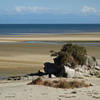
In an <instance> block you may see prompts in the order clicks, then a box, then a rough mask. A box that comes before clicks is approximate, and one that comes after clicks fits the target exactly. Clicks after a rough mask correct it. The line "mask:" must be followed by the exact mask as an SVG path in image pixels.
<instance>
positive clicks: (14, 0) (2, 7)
mask: <svg viewBox="0 0 100 100" xmlns="http://www.w3.org/2000/svg"><path fill="white" fill-rule="evenodd" d="M0 24H100V0H0Z"/></svg>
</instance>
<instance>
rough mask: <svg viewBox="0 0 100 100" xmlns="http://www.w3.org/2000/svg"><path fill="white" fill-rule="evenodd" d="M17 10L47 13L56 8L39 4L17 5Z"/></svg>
mask: <svg viewBox="0 0 100 100" xmlns="http://www.w3.org/2000/svg"><path fill="white" fill-rule="evenodd" d="M15 10H16V12H19V13H20V12H22V13H23V12H27V13H45V12H52V11H54V10H56V9H53V8H46V7H37V6H17V7H15Z"/></svg>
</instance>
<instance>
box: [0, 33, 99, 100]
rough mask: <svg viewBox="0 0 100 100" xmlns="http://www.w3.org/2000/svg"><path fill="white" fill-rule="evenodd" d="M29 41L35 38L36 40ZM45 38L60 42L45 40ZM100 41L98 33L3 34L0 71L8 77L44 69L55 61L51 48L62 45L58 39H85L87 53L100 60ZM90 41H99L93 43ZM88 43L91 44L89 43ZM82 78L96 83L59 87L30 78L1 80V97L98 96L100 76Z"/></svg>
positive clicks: (75, 99) (61, 99)
mask: <svg viewBox="0 0 100 100" xmlns="http://www.w3.org/2000/svg"><path fill="white" fill-rule="evenodd" d="M30 41H35V43H32V42H30ZM37 41H38V42H37ZM39 41H44V43H39ZM46 41H50V42H58V43H56V44H53V43H45V42H46ZM99 41H100V35H99V34H82V35H81V34H77V35H73V34H72V35H69V34H62V35H61V34H59V35H57V34H52V35H50V34H43V35H41V34H39V35H15V36H14V35H11V36H7V35H6V36H0V74H1V75H2V76H5V77H8V76H19V75H22V76H23V75H25V74H28V73H34V72H37V71H38V70H42V69H43V66H44V65H43V64H44V63H45V62H53V58H52V57H51V56H50V50H54V51H59V50H60V49H61V47H62V45H63V44H62V43H61V44H60V43H59V42H63V43H69V42H76V43H77V42H78V43H80V42H82V43H86V44H85V45H84V46H85V47H86V49H87V51H88V54H89V55H90V56H94V57H96V59H97V60H98V61H99V62H100V44H99ZM28 42H29V43H28ZM91 42H93V43H94V42H95V43H97V44H92V45H90V44H91ZM87 43H89V44H88V45H87ZM83 80H85V81H86V82H89V83H91V84H93V86H91V87H88V88H79V89H76V88H75V89H56V88H52V87H46V86H40V85H27V83H29V82H31V80H20V81H8V80H1V81H0V98H1V99H2V100H21V99H24V100H33V99H37V100H45V99H46V100H65V99H66V100H80V99H81V100H84V99H86V100H99V99H100V86H99V84H100V80H99V79H98V78H85V79H83ZM74 93H75V94H74ZM23 95H24V96H23Z"/></svg>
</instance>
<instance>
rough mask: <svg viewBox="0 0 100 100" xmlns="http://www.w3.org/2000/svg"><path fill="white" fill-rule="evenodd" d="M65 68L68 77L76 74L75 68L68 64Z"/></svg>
mask: <svg viewBox="0 0 100 100" xmlns="http://www.w3.org/2000/svg"><path fill="white" fill-rule="evenodd" d="M64 68H65V73H66V74H67V77H68V78H72V77H74V75H75V70H74V69H72V68H69V67H68V66H64Z"/></svg>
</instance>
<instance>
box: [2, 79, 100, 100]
mask: <svg viewBox="0 0 100 100" xmlns="http://www.w3.org/2000/svg"><path fill="white" fill-rule="evenodd" d="M85 81H87V82H89V83H92V84H93V86H91V87H88V88H74V89H60V88H52V87H46V86H40V85H27V83H28V82H30V81H29V80H28V81H12V82H11V81H10V82H9V81H6V82H5V83H4V82H3V83H1V82H0V99H1V100H22V99H24V100H84V99H85V100H100V86H99V85H100V80H99V79H96V78H86V79H85Z"/></svg>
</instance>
